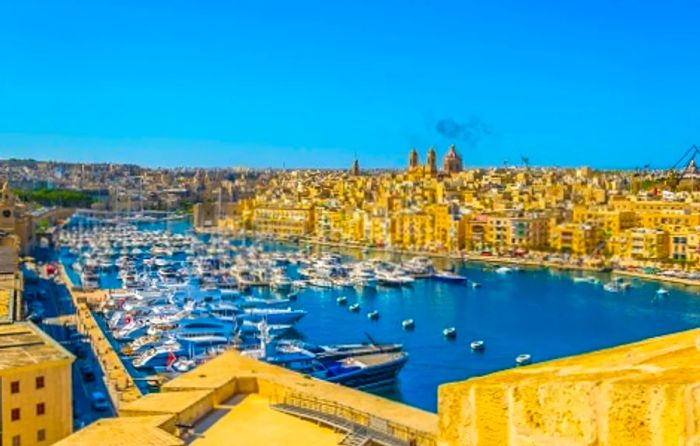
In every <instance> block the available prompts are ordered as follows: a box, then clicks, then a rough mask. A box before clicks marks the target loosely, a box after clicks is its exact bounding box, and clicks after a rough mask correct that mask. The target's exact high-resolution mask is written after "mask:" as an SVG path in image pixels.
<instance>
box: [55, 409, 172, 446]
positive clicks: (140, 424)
mask: <svg viewBox="0 0 700 446" xmlns="http://www.w3.org/2000/svg"><path fill="white" fill-rule="evenodd" d="M170 419H171V416H170V415H155V416H143V417H129V419H128V422H124V419H123V418H103V419H101V420H97V421H95V422H94V423H92V424H91V425H90V426H89V427H88V428H86V429H82V430H79V431H78V432H76V433H74V434H73V435H71V436H69V437H67V438H64V439H63V440H61V441H59V442H58V443H55V444H56V446H84V445H93V444H94V445H97V444H99V445H100V446H126V445H139V446H182V445H184V444H185V442H183V441H182V440H180V439H179V438H178V437H176V436H174V435H172V434H170V433H168V432H166V431H165V430H163V429H162V427H163V425H164V424H166V423H168V422H169V421H170Z"/></svg>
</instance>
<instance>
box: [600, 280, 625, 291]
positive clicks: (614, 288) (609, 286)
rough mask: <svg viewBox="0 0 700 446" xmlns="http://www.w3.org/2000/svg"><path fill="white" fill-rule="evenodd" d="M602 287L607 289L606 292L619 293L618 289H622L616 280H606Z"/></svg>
mask: <svg viewBox="0 0 700 446" xmlns="http://www.w3.org/2000/svg"><path fill="white" fill-rule="evenodd" d="M603 289H604V290H605V291H607V292H608V293H619V292H620V291H622V290H623V288H622V287H621V286H620V284H619V283H618V282H617V281H614V280H613V281H612V282H608V283H606V284H605V285H603Z"/></svg>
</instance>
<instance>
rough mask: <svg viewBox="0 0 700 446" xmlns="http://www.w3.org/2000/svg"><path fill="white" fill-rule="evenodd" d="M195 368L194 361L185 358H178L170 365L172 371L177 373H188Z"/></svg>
mask: <svg viewBox="0 0 700 446" xmlns="http://www.w3.org/2000/svg"><path fill="white" fill-rule="evenodd" d="M196 366H197V362H196V361H195V360H194V359H189V358H185V357H180V358H177V359H176V360H175V362H173V364H172V365H171V368H172V370H174V371H175V372H178V373H185V372H189V371H190V370H192V369H193V368H195V367H196Z"/></svg>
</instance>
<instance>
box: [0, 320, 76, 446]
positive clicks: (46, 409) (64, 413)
mask: <svg viewBox="0 0 700 446" xmlns="http://www.w3.org/2000/svg"><path fill="white" fill-rule="evenodd" d="M73 360H74V357H73V355H71V354H70V353H69V352H68V351H67V350H65V349H64V348H63V347H62V346H61V345H60V344H58V343H57V342H55V341H54V340H53V339H52V338H50V337H49V336H47V335H46V334H45V333H44V332H42V331H41V330H39V329H38V328H37V327H36V326H34V325H33V324H31V323H29V322H15V323H11V324H3V325H0V445H2V446H33V445H50V444H53V443H55V442H56V441H58V440H60V439H62V438H64V437H66V436H68V435H70V433H71V431H72V426H73V410H72V399H71V397H70V395H71V364H72V363H73Z"/></svg>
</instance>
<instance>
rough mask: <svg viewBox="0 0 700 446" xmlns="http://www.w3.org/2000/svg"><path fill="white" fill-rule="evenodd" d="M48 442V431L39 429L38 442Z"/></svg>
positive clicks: (37, 432) (37, 433)
mask: <svg viewBox="0 0 700 446" xmlns="http://www.w3.org/2000/svg"><path fill="white" fill-rule="evenodd" d="M44 440H46V429H39V430H38V431H36V441H44Z"/></svg>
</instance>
